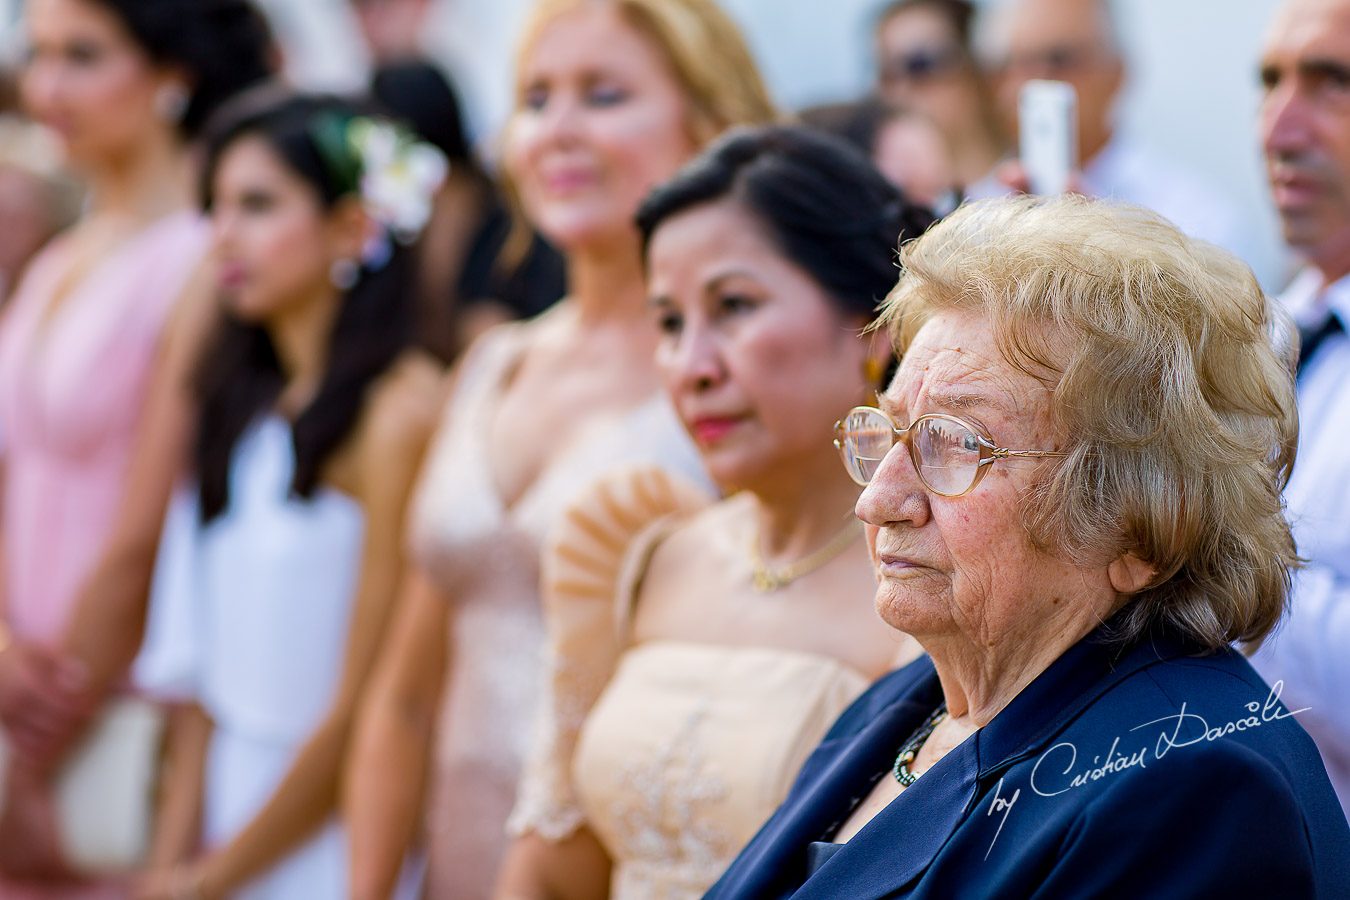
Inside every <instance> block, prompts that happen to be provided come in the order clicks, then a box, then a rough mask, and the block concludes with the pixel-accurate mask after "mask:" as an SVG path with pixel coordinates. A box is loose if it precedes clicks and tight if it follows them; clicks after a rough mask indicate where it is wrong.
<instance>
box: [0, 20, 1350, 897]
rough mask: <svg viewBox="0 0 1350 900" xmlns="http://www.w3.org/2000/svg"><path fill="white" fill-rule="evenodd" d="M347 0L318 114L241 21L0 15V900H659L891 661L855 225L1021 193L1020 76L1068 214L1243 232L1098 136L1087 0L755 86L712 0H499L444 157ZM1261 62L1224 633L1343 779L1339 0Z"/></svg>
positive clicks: (751, 831) (1134, 154)
mask: <svg viewBox="0 0 1350 900" xmlns="http://www.w3.org/2000/svg"><path fill="white" fill-rule="evenodd" d="M351 5H352V12H353V15H354V20H355V21H356V22H357V24H358V25H359V29H360V33H361V36H362V38H363V40H364V42H365V44H366V50H367V52H368V57H369V59H370V60H372V61H373V65H372V66H371V77H370V79H369V83H368V85H367V89H366V90H365V91H363V92H361V93H360V94H357V95H343V96H337V95H326V94H316V93H307V92H304V91H300V90H297V89H296V88H295V87H294V86H292V85H290V84H289V83H288V81H287V76H286V62H287V61H286V54H285V52H284V50H283V48H282V47H280V46H279V45H278V44H277V42H276V40H275V28H274V23H273V22H271V21H269V19H268V17H267V15H266V14H265V12H264V11H263V10H262V9H261V8H258V7H255V6H254V5H253V4H252V3H251V2H250V0H27V2H26V3H25V4H24V7H23V10H22V22H21V26H20V27H21V29H22V34H23V43H24V46H25V53H24V56H23V61H22V63H21V64H20V65H18V66H17V67H16V68H15V69H13V70H12V71H7V72H3V73H0V900H5V898H11V897H12V898H41V897H48V898H56V897H61V898H77V897H90V898H93V897H107V898H115V897H135V898H141V900H178V898H217V897H220V898H223V897H240V898H256V900H271V898H278V900H280V898H338V897H342V898H354V900H375V898H390V897H427V898H443V897H444V898H460V897H463V898H485V897H493V896H495V897H498V898H501V900H509V898H522V900H523V898H573V897H576V898H582V897H586V898H598V897H616V898H639V897H681V898H683V897H691V898H692V897H699V896H702V895H703V894H704V892H705V891H707V890H708V889H709V888H711V887H712V885H713V884H714V883H715V882H716V881H717V879H718V878H719V876H721V874H722V872H723V871H724V870H726V868H727V866H728V865H730V864H731V863H732V861H733V860H734V859H735V858H736V855H737V853H738V852H739V851H740V850H741V848H742V847H744V846H745V845H746V844H747V843H748V842H749V841H750V840H751V838H752V837H754V836H755V834H756V832H757V831H758V830H759V828H760V826H761V825H763V823H764V822H765V821H766V820H767V819H768V818H769V816H770V815H771V814H772V813H773V811H774V810H775V809H776V808H777V807H778V805H779V803H780V802H782V801H783V799H784V798H785V797H786V796H787V795H788V791H789V788H790V787H791V785H792V783H793V778H794V776H795V775H796V773H797V771H798V770H799V768H800V767H801V766H802V764H803V763H804V762H806V761H807V759H808V756H809V755H810V754H811V752H812V750H813V748H815V746H816V744H817V743H818V742H819V741H820V739H821V738H822V737H823V736H824V735H825V734H826V731H827V729H829V727H830V725H831V723H832V722H833V721H834V720H835V718H836V717H837V716H839V714H840V713H842V712H844V710H845V709H846V708H848V707H849V705H850V704H851V703H853V701H855V700H856V699H857V698H858V697H859V696H860V695H862V694H863V692H864V690H866V688H867V687H868V685H870V684H872V683H874V682H876V681H877V679H879V678H881V677H882V676H883V675H885V674H886V673H887V672H890V671H892V670H895V669H897V668H899V667H901V666H904V665H907V664H909V663H910V662H911V661H913V660H915V659H916V658H917V657H919V656H920V655H921V654H922V653H923V652H924V648H921V647H920V646H919V644H918V643H916V642H915V640H914V638H912V637H909V636H908V635H906V634H904V633H903V631H896V630H894V629H893V628H891V627H888V626H887V625H886V624H885V623H884V622H882V621H881V620H879V619H878V618H877V616H876V613H875V611H874V609H873V604H872V595H873V593H874V590H875V585H876V575H875V573H874V571H873V564H874V562H875V559H874V556H873V554H871V553H869V543H868V539H865V537H864V529H863V527H862V526H861V525H860V524H859V522H858V521H857V519H856V518H855V517H854V516H853V515H852V510H853V509H854V505H855V503H857V502H858V498H859V493H860V488H859V485H860V484H863V483H865V482H866V479H863V480H861V481H860V480H859V478H858V477H857V476H856V475H854V477H850V474H849V473H848V472H846V471H845V470H844V469H843V467H841V466H840V465H839V451H838V450H836V431H835V428H836V420H840V419H842V418H844V417H845V413H847V412H848V411H849V410H850V409H851V408H856V407H861V406H870V405H871V404H872V403H873V402H874V401H875V399H876V397H877V395H878V393H879V392H884V391H885V390H886V387H887V385H888V384H890V383H891V378H892V376H893V375H894V374H895V372H896V366H897V362H898V361H897V359H896V358H895V357H894V354H893V352H892V351H893V347H892V346H891V344H890V342H889V341H888V339H887V337H886V335H885V334H882V333H880V332H876V331H873V330H871V329H869V327H868V326H869V325H870V324H871V323H872V321H873V319H874V318H875V316H876V314H877V312H878V310H879V309H880V304H881V303H882V302H883V300H884V298H885V297H886V296H887V294H888V292H890V291H891V289H892V288H893V287H894V285H895V282H896V278H897V277H898V275H899V270H898V268H897V259H898V256H897V254H898V251H899V248H900V247H901V246H902V245H904V244H906V243H908V242H910V241H912V240H914V239H916V238H919V237H920V236H921V235H923V234H925V232H927V231H928V230H929V229H930V228H931V227H933V226H934V223H935V222H939V221H941V220H942V219H943V218H944V217H946V216H949V215H951V214H952V213H953V212H954V211H956V210H958V209H962V208H969V206H970V204H972V203H975V202H977V201H982V200H992V198H999V197H1011V196H1015V195H1018V194H1022V193H1026V192H1028V190H1029V185H1028V183H1027V174H1026V171H1025V170H1024V167H1023V166H1022V165H1021V162H1020V160H1019V158H1018V147H1019V134H1018V130H1019V117H1018V105H1019V96H1020V92H1021V91H1022V89H1023V87H1024V86H1025V85H1026V84H1027V82H1029V81H1033V80H1053V81H1058V82H1064V83H1067V84H1068V85H1070V86H1072V88H1073V92H1074V95H1075V97H1076V147H1074V148H1073V153H1074V156H1075V158H1076V159H1077V161H1078V165H1077V167H1076V169H1075V171H1074V172H1073V174H1072V176H1071V190H1072V191H1073V192H1074V193H1077V194H1082V195H1085V196H1088V197H1093V198H1101V199H1105V200H1111V201H1119V202H1124V203H1129V204H1137V205H1139V206H1142V207H1146V208H1148V209H1150V210H1152V211H1154V212H1156V213H1157V214H1159V215H1160V216H1162V217H1163V218H1164V219H1166V220H1167V221H1168V222H1170V223H1172V224H1173V225H1174V226H1175V227H1176V229H1178V231H1177V237H1176V238H1175V241H1189V240H1190V239H1196V240H1198V241H1205V242H1210V243H1213V244H1215V245H1218V246H1219V247H1221V248H1223V249H1224V250H1226V251H1229V252H1230V253H1231V254H1233V255H1235V256H1236V257H1237V258H1238V259H1242V258H1249V257H1252V256H1254V255H1257V254H1259V253H1262V252H1268V251H1269V250H1270V249H1271V248H1258V247H1257V246H1256V244H1257V242H1258V241H1259V240H1260V234H1259V232H1257V231H1256V230H1254V229H1253V228H1252V227H1251V222H1252V219H1253V216H1252V215H1251V214H1250V213H1249V212H1247V211H1244V210H1243V209H1242V208H1241V207H1240V206H1239V205H1238V204H1236V203H1234V202H1233V201H1232V200H1231V199H1230V198H1228V197H1225V196H1223V195H1222V194H1221V193H1219V192H1216V191H1215V190H1214V189H1213V188H1212V187H1211V186H1210V184H1209V182H1208V181H1207V179H1206V173H1204V172H1194V171H1191V170H1189V169H1188V168H1187V167H1186V165H1184V164H1182V163H1180V162H1178V161H1176V160H1171V159H1168V158H1165V157H1163V156H1161V155H1159V154H1158V153H1157V152H1156V151H1154V150H1152V149H1149V148H1146V147H1143V146H1141V145H1139V144H1138V143H1137V142H1135V141H1132V140H1131V139H1130V137H1129V136H1128V135H1126V134H1124V133H1122V132H1121V131H1120V130H1119V129H1118V128H1117V127H1116V126H1115V123H1116V121H1117V119H1116V117H1115V115H1114V110H1115V107H1116V104H1117V101H1118V96H1119V94H1120V92H1121V90H1122V87H1123V85H1124V84H1125V82H1126V79H1127V75H1128V73H1127V62H1126V57H1125V55H1124V54H1123V53H1122V50H1121V39H1120V33H1119V23H1118V22H1117V21H1116V19H1115V16H1116V15H1117V14H1118V13H1119V10H1117V9H1115V7H1116V6H1117V5H1118V4H1114V3H1111V2H1108V0H1003V2H998V3H989V4H983V5H980V6H975V5H972V4H971V3H970V2H967V0H894V2H890V3H881V2H878V6H877V9H876V10H875V13H874V14H873V16H872V18H871V20H870V21H871V37H872V40H873V48H872V49H873V60H874V63H875V66H874V68H875V72H874V84H873V86H872V89H871V90H870V91H868V93H867V94H866V96H862V97H852V98H840V99H839V100H838V102H834V103H829V104H823V105H817V106H812V107H809V108H806V109H800V110H785V109H779V108H776V107H775V105H774V103H773V101H772V99H771V97H770V95H769V92H768V91H767V90H766V88H765V84H764V82H763V81H762V80H761V77H760V74H759V72H758V69H757V67H756V62H755V59H754V58H753V55H752V53H751V51H750V49H749V47H748V45H747V43H746V41H745V38H744V36H743V35H742V34H741V33H740V31H739V30H738V28H737V26H736V24H734V22H733V20H732V19H731V18H730V17H729V16H728V15H727V14H726V13H725V12H724V11H723V10H722V9H720V8H719V7H718V6H717V4H716V2H715V0H598V2H596V0H535V2H534V3H533V4H532V5H531V6H530V7H529V11H528V13H527V15H526V17H525V21H524V25H523V28H522V30H521V32H520V33H519V34H518V35H517V36H516V43H515V46H516V48H517V49H516V51H515V56H514V58H513V64H514V65H513V68H514V73H515V74H514V81H513V85H512V97H513V107H512V110H511V113H510V116H509V119H508V122H507V124H506V127H505V129H504V131H503V133H502V134H501V135H500V136H493V137H492V139H491V140H488V141H475V140H473V139H472V137H471V136H470V129H469V127H468V125H467V124H466V117H465V113H464V109H465V98H464V97H462V96H461V95H460V92H459V91H458V89H457V87H456V85H455V83H454V82H453V80H452V78H451V77H450V76H449V75H448V74H447V72H446V71H445V70H444V69H443V68H441V67H440V66H439V65H438V64H437V63H436V62H435V61H433V60H431V59H429V58H428V57H427V56H426V55H425V53H424V52H423V49H422V48H423V46H424V44H423V42H422V41H421V40H420V38H421V37H422V35H423V32H424V30H425V29H426V28H427V21H428V19H427V17H428V15H429V11H430V9H431V4H430V3H429V2H428V0H351ZM1264 46H1265V49H1264V51H1263V56H1262V58H1261V59H1253V60H1252V61H1251V69H1252V70H1253V72H1255V71H1257V70H1259V71H1260V77H1261V81H1262V83H1263V86H1264V99H1263V104H1262V108H1261V112H1260V116H1259V120H1254V121H1253V122H1252V133H1253V135H1254V136H1255V137H1256V138H1257V139H1259V140H1260V142H1261V145H1262V148H1263V151H1264V154H1265V159H1266V161H1267V167H1268V175H1269V178H1270V186H1271V189H1272V191H1273V197H1274V201H1275V205H1276V207H1277V209H1278V211H1279V214H1280V217H1281V223H1282V226H1283V229H1284V237H1285V239H1286V241H1287V244H1288V246H1289V248H1290V249H1292V251H1293V252H1294V253H1295V254H1296V255H1297V256H1298V258H1299V261H1300V265H1301V268H1300V270H1299V272H1298V274H1297V275H1296V277H1295V278H1294V281H1293V283H1292V284H1291V285H1290V286H1289V288H1288V289H1287V291H1286V292H1285V293H1284V294H1283V295H1282V297H1281V302H1282V306H1283V308H1284V309H1285V310H1287V316H1282V317H1278V318H1276V319H1275V320H1273V321H1272V322H1271V323H1265V324H1268V325H1269V327H1270V340H1271V341H1272V342H1273V344H1274V345H1275V346H1277V347H1279V348H1283V352H1285V353H1286V355H1287V356H1288V358H1289V360H1290V362H1291V365H1292V360H1293V359H1294V357H1295V354H1296V353H1297V355H1298V359H1299V362H1298V371H1297V390H1298V398H1299V399H1298V407H1299V408H1298V413H1299V415H1300V419H1301V421H1300V427H1301V432H1300V436H1299V438H1298V461H1297V463H1296V464H1295V467H1294V469H1293V475H1292V479H1291V480H1290V482H1289V484H1288V486H1287V488H1286V490H1285V493H1284V497H1285V503H1286V515H1287V518H1288V520H1289V522H1290V523H1291V524H1292V527H1293V533H1294V537H1295V539H1296V540H1297V552H1298V555H1299V557H1301V558H1302V562H1301V563H1296V564H1295V565H1294V566H1293V568H1292V569H1290V570H1289V571H1290V572H1291V573H1292V574H1289V575H1286V574H1285V570H1284V569H1283V568H1281V570H1280V572H1279V573H1278V578H1277V580H1279V579H1288V578H1292V590H1291V593H1290V600H1289V603H1288V610H1287V612H1288V616H1287V619H1286V621H1285V622H1284V624H1283V626H1282V628H1280V629H1277V630H1276V631H1275V632H1274V636H1272V637H1270V638H1268V639H1267V640H1266V641H1265V642H1264V644H1262V642H1261V641H1260V639H1259V636H1258V638H1257V639H1256V640H1255V641H1250V642H1249V646H1248V650H1249V651H1253V655H1252V662H1253V665H1254V666H1255V667H1256V669H1257V670H1258V671H1259V672H1260V673H1261V674H1262V675H1263V676H1264V677H1265V678H1266V679H1267V680H1268V681H1269V682H1270V683H1272V684H1275V683H1277V682H1279V683H1281V685H1282V690H1283V699H1284V702H1285V703H1286V704H1287V705H1288V706H1289V707H1290V708H1295V707H1298V708H1306V710H1301V711H1300V713H1299V718H1298V721H1299V723H1300V724H1301V725H1302V726H1303V728H1305V729H1306V730H1307V731H1308V733H1309V734H1311V735H1312V737H1313V739H1314V740H1315V741H1316V745H1317V749H1318V751H1319V752H1320V754H1321V758H1322V761H1323V763H1324V765H1325V767H1326V770H1327V773H1328V774H1329V776H1330V781H1331V784H1332V785H1333V786H1334V788H1335V789H1336V791H1337V792H1338V794H1339V798H1340V801H1341V803H1342V804H1343V805H1344V806H1345V808H1346V809H1350V715H1348V714H1347V711H1348V710H1350V668H1347V666H1348V665H1350V664H1347V662H1346V659H1347V656H1346V654H1345V652H1344V650H1345V647H1346V646H1347V642H1350V514H1347V512H1346V510H1347V508H1350V505H1348V504H1350V466H1346V465H1345V463H1344V458H1343V446H1344V439H1345V437H1347V436H1350V432H1348V431H1347V428H1348V426H1347V425H1346V423H1347V422H1350V387H1347V385H1350V377H1348V376H1350V337H1347V336H1346V334H1345V324H1346V322H1347V321H1350V287H1347V285H1350V278H1348V277H1347V276H1350V2H1347V0H1286V2H1285V4H1284V7H1282V9H1281V12H1280V13H1279V14H1278V16H1277V18H1276V19H1275V20H1274V21H1273V22H1272V24H1271V26H1270V31H1269V34H1268V38H1267V41H1266V44H1265V45H1264ZM803 64H804V65H808V66H809V62H804V63H803ZM1177 89H1178V90H1185V85H1178V86H1177ZM1187 246H1189V244H1187ZM1227 258H1228V257H1225V259H1227ZM1244 271H1245V270H1244ZM1247 274H1248V275H1250V273H1249V272H1248V273H1247ZM1286 318H1287V320H1288V321H1287V322H1286ZM1197 327H1198V326H1197ZM1142 339H1143V338H1140V340H1142ZM1299 347H1301V352H1299V351H1298V350H1297V348H1299ZM1211 374H1212V373H1211ZM963 427H964V426H963ZM842 434H843V432H839V435H842ZM840 440H843V437H840ZM906 440H913V439H912V438H906ZM889 446H890V445H889V444H887V447H889ZM916 446H917V444H911V445H910V452H911V454H913V455H914V458H915V460H916V465H917V464H918V460H919V456H918V454H920V453H921V452H926V451H920V450H916V449H915V447H916ZM989 446H990V447H993V445H992V444H990V445H989ZM1272 452H1273V451H1272ZM1051 455H1054V454H1051ZM995 471H997V470H995ZM920 477H922V475H921V476H920ZM974 481H979V478H978V477H975V478H974ZM925 484H926V482H925ZM971 489H972V490H973V486H972V488H971ZM939 493H940V492H939ZM943 496H945V495H943ZM869 527H872V526H869ZM1231 558H1232V559H1233V560H1239V559H1240V557H1239V556H1236V555H1235V556H1233V557H1231ZM1233 565H1239V563H1238V562H1233ZM1175 574H1176V573H1175V571H1174V572H1170V573H1168V577H1171V576H1172V575H1175ZM1264 633H1265V632H1264V630H1262V631H1261V632H1260V634H1262V635H1263V634H1264ZM1244 640H1245V638H1244ZM1257 645H1260V646H1261V649H1260V650H1255V647H1256V646H1257ZM1277 696H1278V695H1277ZM930 730H931V729H930ZM888 765H889V763H888ZM896 766H897V774H896V777H897V778H900V772H899V766H900V763H899V761H897V762H896ZM1319 777H1320V776H1319ZM902 783H903V780H902ZM1234 790H1241V788H1240V787H1239V786H1235V787H1234ZM854 800H855V802H856V800H857V798H854ZM728 896H731V895H730V894H728ZM746 896H749V895H748V894H747V895H746ZM764 896H777V895H775V894H765V895H764ZM782 896H787V895H786V894H783V895H782ZM1056 896H1059V895H1056ZM1299 896H1303V895H1301V894H1300V895H1299ZM1307 896H1313V895H1312V894H1308V895H1307Z"/></svg>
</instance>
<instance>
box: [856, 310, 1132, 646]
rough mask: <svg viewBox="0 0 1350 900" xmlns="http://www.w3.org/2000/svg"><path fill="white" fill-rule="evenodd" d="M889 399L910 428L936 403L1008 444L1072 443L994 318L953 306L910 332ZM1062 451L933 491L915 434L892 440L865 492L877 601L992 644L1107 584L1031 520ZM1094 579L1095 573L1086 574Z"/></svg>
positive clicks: (892, 613) (919, 625) (912, 618)
mask: <svg viewBox="0 0 1350 900" xmlns="http://www.w3.org/2000/svg"><path fill="white" fill-rule="evenodd" d="M881 402H882V406H883V408H884V409H886V411H887V412H889V413H890V414H891V415H892V417H894V419H895V421H896V422H897V423H898V424H899V426H900V427H901V428H903V427H905V426H906V425H908V424H909V423H910V422H911V421H913V420H914V419H915V418H916V417H918V416H921V415H924V414H927V413H946V414H948V415H952V416H957V417H959V418H961V419H964V420H965V421H967V422H969V423H971V424H972V425H974V426H975V427H976V429H977V430H978V431H981V432H983V434H984V435H985V436H986V437H988V438H989V439H990V440H992V441H993V442H994V443H995V444H997V445H998V446H1000V447H1008V448H1011V449H1017V450H1061V449H1063V448H1064V446H1065V444H1066V440H1065V438H1064V435H1063V434H1061V432H1060V430H1059V429H1058V428H1057V427H1056V426H1055V424H1054V423H1053V421H1052V417H1051V412H1050V394H1049V391H1048V389H1047V388H1046V387H1045V385H1043V384H1042V383H1041V382H1040V381H1038V380H1037V379H1035V378H1033V377H1031V376H1030V375H1027V374H1024V373H1022V372H1020V371H1018V370H1017V369H1015V368H1013V367H1012V366H1011V365H1010V364H1009V363H1008V362H1007V361H1006V360H1004V359H1003V357H1002V356H1001V355H1000V353H999V352H998V348H997V347H996V346H995V344H994V339H993V335H992V334H991V333H990V331H989V327H988V324H987V322H986V321H985V320H984V319H983V318H981V317H979V316H975V315H972V314H968V313H958V312H944V313H940V314H938V315H936V316H934V317H933V318H932V319H931V320H929V321H928V322H927V323H926V324H925V325H924V326H923V328H921V329H920V330H919V332H918V334H917V335H916V336H915V338H914V341H913V342H912V343H911V344H910V347H909V349H908V351H907V352H906V353H905V356H904V359H903V360H902V361H901V364H900V369H899V371H898V372H897V373H896V376H895V380H894V381H893V382H892V383H891V385H890V387H889V388H888V389H887V390H886V392H885V394H884V395H883V396H882V400H881ZM1056 464H1057V462H1056V461H1055V460H1029V459H1022V460H1000V461H998V462H995V463H993V464H992V465H993V469H992V471H990V472H989V473H988V474H987V475H986V476H985V477H984V479H983V480H982V481H981V482H980V483H979V485H978V486H977V487H976V488H975V490H973V491H972V492H971V493H969V494H967V495H965V496H963V497H941V496H938V495H936V494H933V493H930V492H929V491H927V490H926V489H925V488H924V486H923V483H922V482H921V481H920V480H919V478H918V475H917V474H916V473H915V471H914V466H913V463H911V462H910V457H909V454H908V453H907V452H906V450H905V448H904V446H902V445H900V444H897V445H896V446H895V447H893V448H892V449H891V452H890V453H889V454H888V455H887V457H886V458H885V460H884V461H883V462H882V463H881V466H880V468H879V469H878V470H877V472H876V474H875V475H874V476H873V478H872V481H871V483H870V484H869V485H868V486H867V488H866V490H864V491H863V494H862V496H861V497H860V498H859V500H858V507H857V510H858V516H859V517H860V518H861V519H862V520H863V521H864V522H866V523H867V526H868V527H867V540H868V546H869V548H870V550H871V552H872V560H873V563H874V564H875V565H876V568H877V574H878V580H879V583H878V587H877V598H876V603H877V612H878V613H879V614H880V615H881V617H882V619H884V620H885V621H886V622H887V623H888V624H890V625H891V626H892V627H894V628H897V629H900V630H901V631H906V632H908V633H910V634H913V635H914V636H915V637H918V638H919V639H920V640H922V639H923V638H924V637H925V636H941V635H950V634H953V633H960V634H962V635H964V636H965V637H966V638H967V639H970V640H973V641H978V642H979V643H980V646H981V647H987V648H988V649H989V650H990V651H992V650H993V649H994V648H993V644H994V643H995V642H998V641H1003V640H1008V639H1010V636H1015V635H1017V634H1019V633H1022V634H1026V635H1028V637H1029V639H1030V636H1031V635H1034V634H1035V633H1036V628H1035V625H1036V623H1040V622H1044V621H1045V620H1046V619H1047V618H1048V617H1049V616H1050V615H1051V614H1052V611H1053V610H1054V607H1056V606H1058V605H1059V604H1061V603H1071V602H1074V601H1075V598H1078V597H1081V596H1083V590H1084V588H1085V587H1091V588H1101V587H1103V586H1104V585H1105V586H1106V587H1107V588H1108V589H1109V585H1107V584H1106V575H1105V572H1104V571H1101V572H1091V571H1085V570H1082V569H1079V568H1077V567H1075V566H1073V565H1072V564H1070V563H1069V562H1067V561H1065V560H1062V559H1058V558H1056V557H1054V556H1052V555H1049V554H1047V553H1044V552H1042V551H1039V550H1037V549H1036V548H1035V547H1033V546H1032V545H1031V542H1030V540H1029V538H1028V535H1027V532H1026V529H1025V528H1024V526H1023V523H1022V508H1023V507H1022V499H1021V498H1022V493H1023V492H1024V491H1025V490H1026V489H1027V488H1028V487H1029V486H1031V485H1033V484H1034V483H1035V481H1036V479H1037V478H1038V477H1039V475H1040V473H1041V472H1042V471H1043V469H1042V467H1044V466H1047V465H1056ZM1084 579H1088V581H1089V582H1090V583H1085V581H1084Z"/></svg>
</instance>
